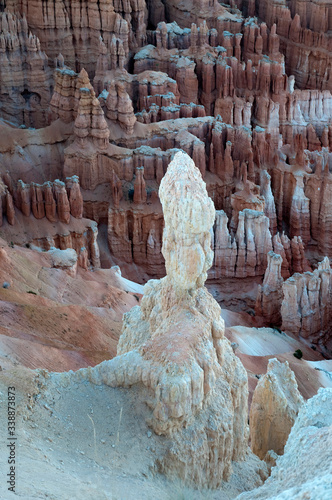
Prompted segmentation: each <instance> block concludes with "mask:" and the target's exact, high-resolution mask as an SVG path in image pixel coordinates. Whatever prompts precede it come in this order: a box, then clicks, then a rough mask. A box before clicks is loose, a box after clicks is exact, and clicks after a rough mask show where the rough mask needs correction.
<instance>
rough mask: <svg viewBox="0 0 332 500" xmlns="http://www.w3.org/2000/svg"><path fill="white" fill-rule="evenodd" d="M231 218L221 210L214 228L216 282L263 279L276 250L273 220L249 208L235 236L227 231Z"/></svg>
mask: <svg viewBox="0 0 332 500" xmlns="http://www.w3.org/2000/svg"><path fill="white" fill-rule="evenodd" d="M227 222H228V218H227V215H226V214H225V212H224V211H223V210H218V211H217V215H216V222H215V226H214V251H215V256H214V268H213V269H212V271H211V276H213V277H215V278H221V277H236V278H244V277H247V276H262V275H263V274H264V273H265V270H266V267H267V254H268V252H269V251H270V250H272V237H271V233H270V231H269V219H268V218H267V217H266V216H265V215H264V213H263V212H258V211H256V210H250V209H248V208H246V209H245V210H243V211H242V212H240V213H239V214H238V226H237V229H236V233H235V236H233V237H232V236H231V234H230V232H229V229H228V227H227Z"/></svg>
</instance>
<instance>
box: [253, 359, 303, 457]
mask: <svg viewBox="0 0 332 500" xmlns="http://www.w3.org/2000/svg"><path fill="white" fill-rule="evenodd" d="M302 404H303V398H302V396H301V394H300V393H299V391H298V388H297V382H296V379H295V375H294V373H293V372H292V370H291V369H290V368H289V365H288V363H287V361H286V362H285V363H280V362H279V361H278V360H277V359H275V358H274V359H270V360H269V363H268V366H267V372H266V374H265V375H263V376H262V377H261V378H260V379H259V381H258V384H257V386H256V389H255V391H254V395H253V398H252V403H251V408H250V419H249V421H250V440H251V449H252V450H253V452H254V453H255V454H256V455H258V457H259V458H260V459H262V460H263V459H264V457H265V455H266V454H267V452H268V451H270V450H273V451H274V452H275V453H277V454H278V455H282V453H283V451H284V447H285V444H286V442H287V439H288V435H289V433H290V431H291V429H292V427H293V425H294V422H295V420H296V417H297V415H298V412H299V410H300V408H301V406H302Z"/></svg>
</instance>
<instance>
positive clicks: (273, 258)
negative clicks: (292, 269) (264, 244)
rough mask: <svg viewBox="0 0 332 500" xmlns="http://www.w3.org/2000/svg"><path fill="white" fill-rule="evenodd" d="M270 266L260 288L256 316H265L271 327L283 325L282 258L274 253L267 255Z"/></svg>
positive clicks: (268, 265)
mask: <svg viewBox="0 0 332 500" xmlns="http://www.w3.org/2000/svg"><path fill="white" fill-rule="evenodd" d="M267 257H268V264H267V268H266V271H265V274H264V280H263V285H262V286H260V285H259V288H258V295H257V299H256V307H255V310H256V314H258V315H260V316H263V317H264V318H265V319H266V321H267V322H268V323H269V324H271V325H279V324H280V323H281V312H280V309H281V303H282V284H283V279H282V276H281V266H282V257H281V256H280V255H278V254H276V253H274V252H272V251H271V252H269V253H268V254H267Z"/></svg>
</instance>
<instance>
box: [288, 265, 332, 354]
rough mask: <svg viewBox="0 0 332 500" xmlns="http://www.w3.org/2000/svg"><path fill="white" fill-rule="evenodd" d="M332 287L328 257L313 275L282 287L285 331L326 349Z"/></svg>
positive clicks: (292, 279) (295, 277)
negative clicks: (324, 346)
mask: <svg viewBox="0 0 332 500" xmlns="http://www.w3.org/2000/svg"><path fill="white" fill-rule="evenodd" d="M331 286H332V285H331V268H330V262H329V259H328V258H327V257H325V259H324V260H323V261H322V262H320V263H319V265H318V269H315V270H314V271H313V272H306V273H304V274H299V273H295V274H294V275H293V276H292V277H290V278H288V280H287V281H285V282H284V283H283V286H282V288H283V296H284V298H283V301H282V305H281V316H282V329H283V330H285V332H290V333H293V334H295V335H299V336H301V337H303V338H305V339H307V338H308V339H310V340H311V341H314V342H315V343H319V344H320V345H322V344H323V345H324V340H326V338H329V336H330V335H331V293H332V289H331Z"/></svg>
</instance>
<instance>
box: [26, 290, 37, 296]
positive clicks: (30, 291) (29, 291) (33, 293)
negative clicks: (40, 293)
mask: <svg viewBox="0 0 332 500" xmlns="http://www.w3.org/2000/svg"><path fill="white" fill-rule="evenodd" d="M27 293H32V295H37V294H36V292H33V291H32V290H28V291H27Z"/></svg>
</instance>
